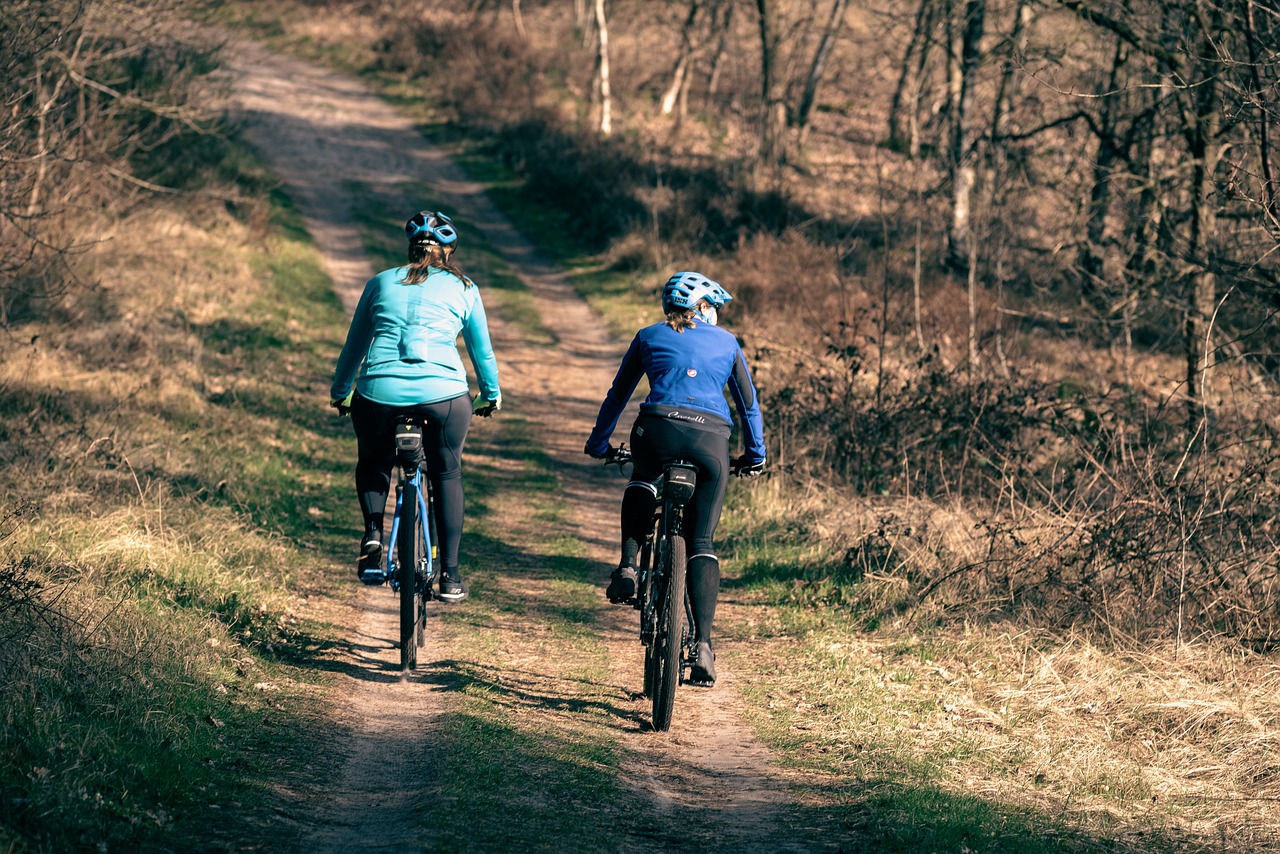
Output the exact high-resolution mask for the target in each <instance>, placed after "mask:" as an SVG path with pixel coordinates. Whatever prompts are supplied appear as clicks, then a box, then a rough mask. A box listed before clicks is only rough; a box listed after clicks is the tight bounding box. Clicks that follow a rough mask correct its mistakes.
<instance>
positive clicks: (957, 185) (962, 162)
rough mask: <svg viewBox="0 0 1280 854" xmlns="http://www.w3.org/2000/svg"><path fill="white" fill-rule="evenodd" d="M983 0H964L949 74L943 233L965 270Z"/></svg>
mask: <svg viewBox="0 0 1280 854" xmlns="http://www.w3.org/2000/svg"><path fill="white" fill-rule="evenodd" d="M985 15H986V0H966V3H965V13H964V26H963V29H962V30H961V34H960V49H959V51H957V53H958V54H959V57H958V58H959V64H958V66H957V67H956V69H955V71H954V73H953V76H952V92H953V100H952V104H951V107H952V132H951V157H950V165H951V178H952V181H951V185H952V206H951V228H950V230H949V232H948V234H947V260H948V262H949V263H950V265H951V266H952V268H953V269H956V270H964V271H966V272H968V270H969V255H970V253H972V252H974V251H975V247H974V246H973V216H972V206H973V190H974V186H975V185H976V184H977V170H976V168H975V166H974V143H975V141H976V137H975V135H974V132H973V128H972V126H971V125H972V123H971V120H970V115H969V114H970V112H971V109H972V105H973V89H974V86H973V77H974V74H975V72H976V71H977V68H978V59H979V55H980V54H979V51H980V49H981V41H982V33H983V26H984V19H985Z"/></svg>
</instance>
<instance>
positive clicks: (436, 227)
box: [404, 211, 458, 249]
mask: <svg viewBox="0 0 1280 854" xmlns="http://www.w3.org/2000/svg"><path fill="white" fill-rule="evenodd" d="M404 233H405V236H406V237H408V238H409V243H410V244H412V245H415V246H421V245H424V244H431V243H434V244H435V245H436V246H440V247H443V248H445V249H449V248H455V245H456V244H457V242H458V230H457V229H456V228H454V227H453V220H451V219H449V217H447V216H445V215H444V214H442V213H439V212H436V213H433V212H431V211H419V212H418V213H416V214H414V215H413V216H412V217H411V218H410V219H409V221H408V222H406V223H405V224H404Z"/></svg>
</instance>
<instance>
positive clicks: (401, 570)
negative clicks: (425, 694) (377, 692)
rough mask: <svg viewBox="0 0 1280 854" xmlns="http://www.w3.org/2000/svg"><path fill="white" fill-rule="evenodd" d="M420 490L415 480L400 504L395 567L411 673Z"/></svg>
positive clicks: (405, 664)
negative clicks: (396, 564) (396, 563)
mask: <svg viewBox="0 0 1280 854" xmlns="http://www.w3.org/2000/svg"><path fill="white" fill-rule="evenodd" d="M421 537H422V535H421V533H420V531H419V526H418V489H417V485H416V484H415V483H414V482H413V481H408V482H406V483H405V486H404V494H403V496H402V497H401V501H400V530H399V533H398V536H397V537H396V539H397V542H396V559H397V562H398V564H399V565H398V566H397V568H396V571H397V573H398V574H399V576H400V577H399V579H397V580H398V582H399V585H400V672H401V673H409V672H410V671H412V670H414V669H416V668H417V666H418V637H417V633H418V626H417V622H418V603H417V599H418V581H417V578H416V577H415V576H416V575H417V570H418V555H417V551H418V547H419V542H420V540H421Z"/></svg>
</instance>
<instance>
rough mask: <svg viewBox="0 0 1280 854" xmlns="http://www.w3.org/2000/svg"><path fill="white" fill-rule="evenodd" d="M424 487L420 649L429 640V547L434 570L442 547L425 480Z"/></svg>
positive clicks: (418, 631) (417, 638)
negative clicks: (438, 540)
mask: <svg viewBox="0 0 1280 854" xmlns="http://www.w3.org/2000/svg"><path fill="white" fill-rule="evenodd" d="M422 488H423V489H424V490H425V491H426V495H427V501H426V505H427V518H426V523H427V525H426V531H427V536H426V538H425V540H423V539H421V538H419V540H418V554H419V555H420V556H421V557H420V558H419V563H421V564H422V572H421V573H419V574H418V579H417V581H418V582H419V583H420V586H419V587H418V588H417V592H418V596H417V603H418V623H417V627H418V630H417V632H416V641H417V644H418V648H419V649H421V648H422V647H423V645H424V644H425V643H426V642H427V597H428V596H430V593H431V581H432V576H429V575H427V564H428V561H427V560H426V555H427V549H428V548H430V550H431V561H430V565H431V568H432V569H433V570H434V569H435V568H436V567H437V566H438V565H439V564H438V563H437V562H436V558H438V557H439V554H440V549H439V547H438V546H437V545H436V519H435V513H434V512H433V511H434V507H433V506H432V503H431V502H432V500H433V499H432V495H431V489H430V487H429V486H427V485H426V483H425V481H424V482H423V487H422ZM422 530H423V527H422V525H421V524H419V525H418V532H419V534H420V535H421V533H422Z"/></svg>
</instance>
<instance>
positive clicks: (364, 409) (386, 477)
mask: <svg viewBox="0 0 1280 854" xmlns="http://www.w3.org/2000/svg"><path fill="white" fill-rule="evenodd" d="M401 415H415V416H419V417H421V418H422V419H423V420H424V421H425V422H426V426H425V427H424V428H423V430H422V449H423V452H424V453H425V454H426V466H425V468H426V472H427V479H428V480H430V481H431V490H432V494H433V497H434V501H435V504H434V507H435V517H436V530H437V531H438V533H439V537H440V543H439V546H440V562H441V564H442V565H443V568H444V569H445V570H446V571H448V570H452V569H456V568H457V567H458V546H459V545H460V544H461V543H462V510H463V504H462V502H463V496H462V443H463V442H464V441H465V440H466V438H467V429H468V428H469V427H470V426H471V399H470V397H468V396H467V395H465V394H461V395H458V396H457V397H451V398H449V399H448V400H441V401H437V402H435V403H422V404H418V405H417V406H384V405H383V404H381V403H374V402H373V401H372V400H368V399H366V398H363V397H361V396H360V395H358V394H357V395H355V397H354V398H353V399H352V401H351V424H352V426H353V427H355V430H356V448H357V455H358V456H357V460H356V492H357V494H358V495H359V496H360V512H361V513H363V514H364V525H365V530H377V531H381V530H382V525H383V515H384V513H385V509H386V506H387V494H388V493H389V492H390V491H391V469H392V468H393V467H394V466H395V463H396V446H395V429H396V418H398V417H399V416H401Z"/></svg>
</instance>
